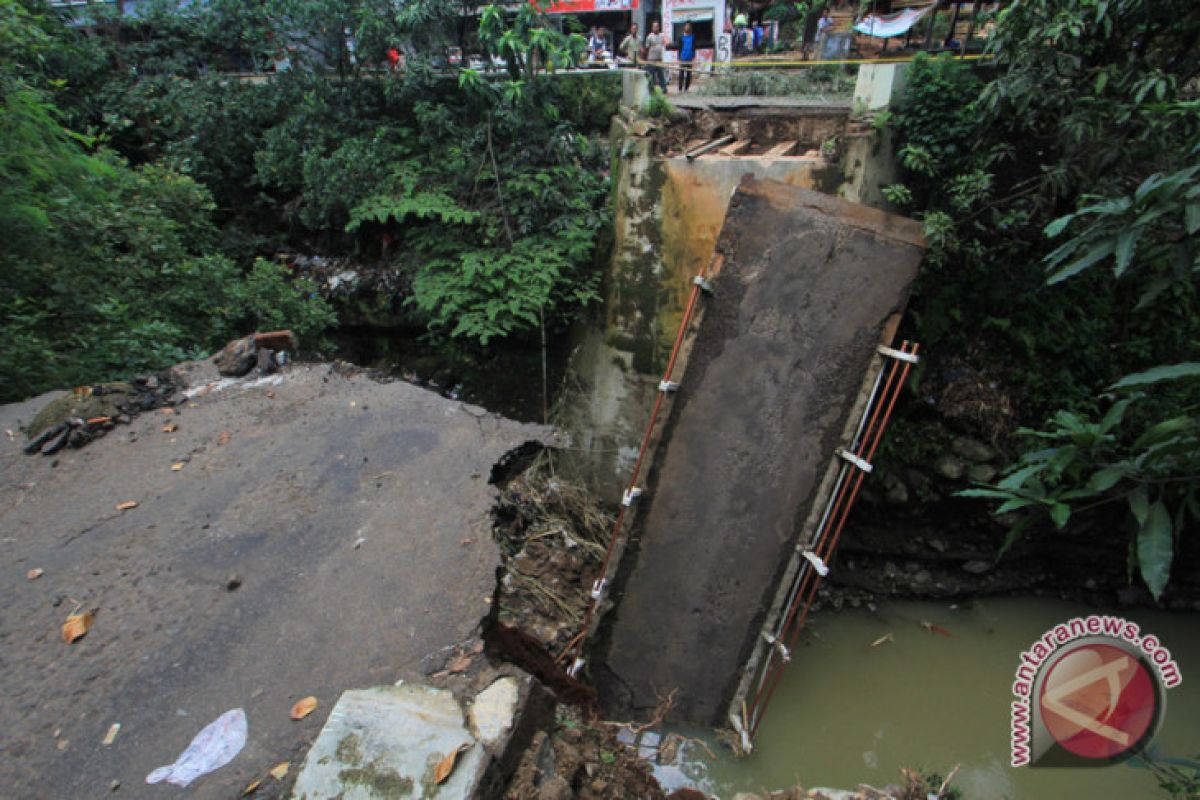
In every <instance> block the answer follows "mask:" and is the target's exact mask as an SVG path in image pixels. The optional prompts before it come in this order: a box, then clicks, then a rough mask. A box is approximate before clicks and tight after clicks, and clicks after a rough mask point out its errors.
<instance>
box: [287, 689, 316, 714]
mask: <svg viewBox="0 0 1200 800" xmlns="http://www.w3.org/2000/svg"><path fill="white" fill-rule="evenodd" d="M316 707H317V698H315V697H313V696H311V695H310V696H308V697H305V698H304V699H303V700H297V701H296V705H294V706H292V713H291V717H292V719H304V718H305V717H307V716H308V715H309V714H311V713H312V712H313V709H314V708H316Z"/></svg>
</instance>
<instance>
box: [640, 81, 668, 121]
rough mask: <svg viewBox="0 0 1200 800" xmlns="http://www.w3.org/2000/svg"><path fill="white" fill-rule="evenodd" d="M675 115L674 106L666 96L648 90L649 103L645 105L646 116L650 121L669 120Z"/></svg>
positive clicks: (654, 90) (653, 90)
mask: <svg viewBox="0 0 1200 800" xmlns="http://www.w3.org/2000/svg"><path fill="white" fill-rule="evenodd" d="M674 113H675V106H673V105H671V101H670V100H668V99H667V96H666V95H665V94H663V93H662V92H660V91H659V90H658V89H656V88H652V89H651V90H650V102H649V103H647V104H646V116H648V117H650V118H651V119H669V118H670V117H671V116H672V115H673V114H674Z"/></svg>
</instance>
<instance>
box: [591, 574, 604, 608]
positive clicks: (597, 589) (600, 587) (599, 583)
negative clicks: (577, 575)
mask: <svg viewBox="0 0 1200 800" xmlns="http://www.w3.org/2000/svg"><path fill="white" fill-rule="evenodd" d="M607 588H608V578H599V579H598V580H596V581H595V582H594V583H593V584H592V599H593V600H595V601H597V602H599V601H600V598H601V597H603V596H604V590H605V589H607Z"/></svg>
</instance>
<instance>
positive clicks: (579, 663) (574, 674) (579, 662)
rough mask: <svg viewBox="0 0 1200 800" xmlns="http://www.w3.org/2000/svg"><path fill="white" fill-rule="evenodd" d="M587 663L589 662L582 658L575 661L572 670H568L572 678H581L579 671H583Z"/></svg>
mask: <svg viewBox="0 0 1200 800" xmlns="http://www.w3.org/2000/svg"><path fill="white" fill-rule="evenodd" d="M586 663H587V661H586V660H584V659H582V658H577V659H575V663H573V664H572V665H571V668H570V669H568V670H567V674H568V675H570V676H571V677H572V678H577V677H579V671H580V670H581V669H583V665H584V664H586Z"/></svg>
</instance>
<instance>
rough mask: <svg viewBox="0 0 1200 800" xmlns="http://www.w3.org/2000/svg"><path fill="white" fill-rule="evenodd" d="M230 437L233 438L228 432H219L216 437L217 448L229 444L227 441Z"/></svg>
mask: <svg viewBox="0 0 1200 800" xmlns="http://www.w3.org/2000/svg"><path fill="white" fill-rule="evenodd" d="M232 436H233V434H232V433H230V432H229V431H221V435H220V436H218V437H217V447H220V446H221V445H226V444H229V439H230V437H232Z"/></svg>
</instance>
